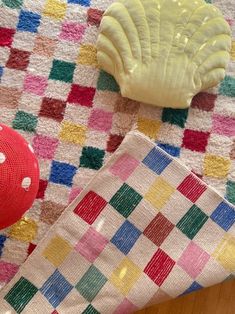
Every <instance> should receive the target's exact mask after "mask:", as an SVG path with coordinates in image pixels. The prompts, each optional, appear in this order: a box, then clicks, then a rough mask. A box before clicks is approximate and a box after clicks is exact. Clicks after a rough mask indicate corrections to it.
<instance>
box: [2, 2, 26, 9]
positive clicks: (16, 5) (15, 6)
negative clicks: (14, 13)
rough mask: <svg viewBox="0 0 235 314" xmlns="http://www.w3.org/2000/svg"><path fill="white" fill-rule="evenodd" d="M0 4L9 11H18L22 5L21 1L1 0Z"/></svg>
mask: <svg viewBox="0 0 235 314" xmlns="http://www.w3.org/2000/svg"><path fill="white" fill-rule="evenodd" d="M2 2H3V4H4V5H5V6H7V7H9V8H11V9H19V8H20V7H21V6H22V4H23V0H3V1H2ZM0 3H1V1H0Z"/></svg>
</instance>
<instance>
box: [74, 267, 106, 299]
mask: <svg viewBox="0 0 235 314" xmlns="http://www.w3.org/2000/svg"><path fill="white" fill-rule="evenodd" d="M106 281H107V278H106V277H105V276H104V275H103V274H102V273H101V272H100V271H99V270H98V269H97V268H96V267H95V266H93V265H91V266H90V268H89V269H88V271H87V272H86V273H85V274H84V275H83V277H82V278H81V279H80V281H79V282H78V283H77V285H76V287H75V288H76V289H77V290H78V292H79V293H80V294H81V295H82V296H83V297H84V298H85V299H86V300H87V301H88V302H92V300H93V299H94V298H95V297H96V295H97V294H98V293H99V291H100V290H101V289H102V287H103V286H104V285H105V283H106Z"/></svg>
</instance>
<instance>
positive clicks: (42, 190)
mask: <svg viewBox="0 0 235 314" xmlns="http://www.w3.org/2000/svg"><path fill="white" fill-rule="evenodd" d="M47 185H48V181H47V180H40V181H39V188H38V193H37V196H36V198H42V199H43V198H44V195H45V191H46V188H47Z"/></svg>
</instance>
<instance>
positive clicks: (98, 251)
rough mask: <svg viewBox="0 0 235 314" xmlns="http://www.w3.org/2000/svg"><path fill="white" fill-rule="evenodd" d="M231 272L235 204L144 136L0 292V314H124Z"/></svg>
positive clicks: (120, 153) (128, 140)
mask: <svg viewBox="0 0 235 314" xmlns="http://www.w3.org/2000/svg"><path fill="white" fill-rule="evenodd" d="M233 274H235V207H234V206H233V205H232V204H230V203H228V202H227V200H225V199H223V198H222V197H221V196H219V194H217V193H216V192H215V191H214V190H212V189H211V188H210V187H208V186H207V185H206V184H205V183H204V182H203V181H201V180H200V179H199V178H198V177H197V176H196V175H194V174H193V173H192V172H191V171H189V170H188V169H187V168H186V167H184V166H183V165H182V164H180V163H179V162H178V161H177V160H175V159H174V158H173V157H171V156H170V155H169V154H167V153H166V152H165V151H163V150H162V149H161V148H159V147H157V146H156V145H155V144H154V143H152V142H151V141H150V140H149V139H147V137H144V136H143V135H142V134H141V133H136V132H131V133H129V134H128V135H127V136H126V137H125V139H124V141H123V143H122V144H121V146H120V148H119V149H118V150H117V151H116V152H115V153H114V154H113V155H112V157H111V158H110V160H109V161H108V162H107V163H106V165H105V166H104V167H103V168H102V169H101V170H100V171H99V172H98V173H97V174H96V175H95V176H94V177H93V179H92V181H91V182H90V183H89V184H88V185H87V187H86V188H85V189H84V190H83V192H82V193H81V194H80V196H78V197H77V198H76V199H75V200H74V201H73V202H72V203H71V205H70V206H69V207H68V208H67V209H66V210H65V212H64V213H63V214H62V215H61V216H60V218H59V220H58V221H57V222H56V223H55V224H54V226H53V227H52V228H51V229H50V231H49V232H48V233H47V234H46V236H45V237H44V238H43V240H42V241H41V242H40V243H39V245H38V246H37V248H36V249H35V250H34V252H33V253H32V254H31V255H30V256H29V258H28V259H27V261H26V262H25V263H24V264H23V265H22V267H21V268H20V270H19V271H18V273H17V274H16V276H15V277H14V279H13V280H12V281H10V283H9V284H7V285H6V286H5V288H3V290H2V291H1V292H0V313H22V314H23V313H25V314H26V313H27V314H31V313H41V314H52V313H53V314H66V313H68V314H69V313H83V314H88V313H89V314H91V313H92V314H98V313H101V314H112V313H115V314H125V313H126V314H127V313H131V312H133V311H135V310H137V309H141V308H143V307H145V306H148V305H150V304H155V303H158V302H161V301H162V300H167V299H169V298H174V297H177V296H180V295H184V294H186V293H189V292H192V291H195V290H198V289H201V288H203V287H207V286H210V285H212V284H215V283H218V282H221V281H224V280H226V279H228V278H231V277H232V275H233Z"/></svg>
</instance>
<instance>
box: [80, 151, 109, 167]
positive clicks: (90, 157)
mask: <svg viewBox="0 0 235 314" xmlns="http://www.w3.org/2000/svg"><path fill="white" fill-rule="evenodd" d="M104 155H105V152H104V150H101V149H98V148H95V147H91V146H85V147H83V149H82V155H81V157H80V167H83V168H89V169H95V170H98V169H100V168H101V167H102V166H103V161H104Z"/></svg>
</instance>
